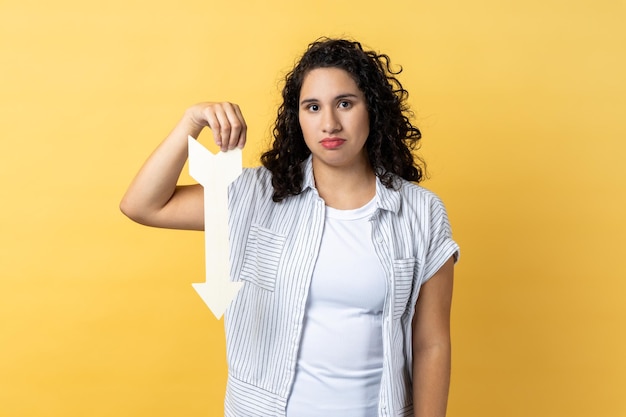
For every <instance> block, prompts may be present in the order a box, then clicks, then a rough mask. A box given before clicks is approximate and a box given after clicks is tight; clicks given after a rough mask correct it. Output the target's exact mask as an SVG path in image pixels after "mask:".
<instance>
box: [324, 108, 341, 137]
mask: <svg viewBox="0 0 626 417" xmlns="http://www.w3.org/2000/svg"><path fill="white" fill-rule="evenodd" d="M322 130H323V131H324V132H326V133H333V132H337V131H339V130H341V123H340V121H339V118H338V117H337V114H336V113H335V111H334V109H332V110H330V109H328V110H326V111H324V112H323V114H322Z"/></svg>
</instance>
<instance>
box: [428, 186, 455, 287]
mask: <svg viewBox="0 0 626 417" xmlns="http://www.w3.org/2000/svg"><path fill="white" fill-rule="evenodd" d="M429 215H430V238H429V240H428V250H427V251H426V257H425V258H426V259H425V264H424V280H423V282H426V281H428V280H429V279H430V278H431V277H432V276H433V275H435V274H436V273H437V271H439V268H441V267H442V266H443V264H444V263H445V262H446V261H447V260H448V259H449V258H450V257H451V256H454V262H455V263H456V262H457V261H458V259H459V255H460V251H459V245H457V243H456V242H455V241H454V240H453V239H452V230H451V228H450V221H449V220H448V213H447V212H446V208H445V206H444V204H443V202H442V201H441V199H439V197H437V196H435V195H433V198H432V200H431V203H430V212H429Z"/></svg>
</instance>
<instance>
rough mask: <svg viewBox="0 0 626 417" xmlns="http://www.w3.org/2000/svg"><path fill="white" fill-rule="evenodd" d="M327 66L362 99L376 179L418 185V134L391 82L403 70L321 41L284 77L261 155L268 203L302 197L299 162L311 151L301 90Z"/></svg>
mask: <svg viewBox="0 0 626 417" xmlns="http://www.w3.org/2000/svg"><path fill="white" fill-rule="evenodd" d="M329 67H330V68H340V69H343V70H345V71H347V72H348V73H349V74H350V75H351V76H352V78H353V79H354V81H355V82H356V84H357V86H358V88H359V89H360V90H361V91H362V92H363V94H364V96H365V98H366V101H367V109H368V113H369V120H370V133H369V136H368V138H367V141H366V143H365V147H366V150H367V155H368V158H369V162H370V164H371V165H372V169H373V171H374V173H375V174H376V176H377V177H378V178H380V180H381V182H382V183H383V184H384V185H385V186H386V187H388V188H393V187H394V185H395V181H394V179H395V176H399V177H401V178H404V179H406V180H408V181H414V182H419V181H421V180H422V178H423V175H424V168H423V166H424V161H423V160H422V159H421V158H419V157H417V156H414V155H413V153H412V151H413V150H414V149H417V148H418V142H419V140H420V138H421V136H422V135H421V133H420V131H419V129H418V128H417V127H415V126H413V124H411V121H410V116H412V113H411V112H410V110H409V107H408V105H407V103H406V101H407V98H408V95H409V93H408V92H407V91H406V90H405V89H404V88H403V87H402V84H400V81H398V79H397V78H396V77H395V76H396V75H398V74H399V73H400V72H402V68H400V69H399V70H398V71H395V72H394V71H393V70H392V69H391V61H390V59H389V56H387V55H385V54H378V53H376V52H374V51H367V50H364V49H363V47H362V46H361V44H360V43H359V42H355V41H350V40H345V39H329V38H321V39H318V40H317V41H315V42H313V43H312V44H310V45H309V47H308V49H307V50H306V52H305V53H304V55H302V57H301V58H300V60H299V62H298V63H297V64H296V66H295V67H294V68H293V69H292V70H291V72H289V73H288V74H287V76H286V79H285V86H284V88H283V91H282V97H283V103H282V104H281V105H280V107H279V108H278V115H277V117H276V122H275V124H274V127H273V130H272V133H273V135H274V141H273V144H272V147H271V149H270V150H268V151H267V152H265V153H263V155H261V162H262V164H263V165H264V166H265V167H266V168H267V169H269V170H270V171H271V173H272V186H273V188H274V194H273V197H272V198H273V200H274V201H275V202H279V201H282V200H283V199H285V198H286V197H288V196H290V195H297V194H300V193H301V192H302V180H303V172H302V168H301V163H302V162H303V161H304V160H306V159H307V158H308V156H309V155H310V153H311V151H310V150H309V148H308V147H307V146H306V144H305V142H304V137H303V135H302V129H301V128H300V122H299V119H298V110H299V100H300V89H301V87H302V83H303V81H304V78H305V76H306V75H307V74H308V73H309V71H311V70H313V69H316V68H329Z"/></svg>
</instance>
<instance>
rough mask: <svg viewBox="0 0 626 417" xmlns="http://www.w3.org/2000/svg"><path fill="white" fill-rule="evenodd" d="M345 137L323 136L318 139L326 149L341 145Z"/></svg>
mask: <svg viewBox="0 0 626 417" xmlns="http://www.w3.org/2000/svg"><path fill="white" fill-rule="evenodd" d="M345 141H346V140H345V139H342V138H324V139H322V140H321V141H320V143H321V144H322V146H323V147H324V148H326V149H336V148H338V147H340V146H341V145H343V143H344V142H345Z"/></svg>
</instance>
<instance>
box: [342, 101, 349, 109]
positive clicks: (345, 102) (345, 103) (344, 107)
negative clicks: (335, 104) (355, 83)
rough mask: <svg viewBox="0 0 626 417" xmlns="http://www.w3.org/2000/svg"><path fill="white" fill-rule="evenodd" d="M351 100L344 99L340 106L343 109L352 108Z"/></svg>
mask: <svg viewBox="0 0 626 417" xmlns="http://www.w3.org/2000/svg"><path fill="white" fill-rule="evenodd" d="M350 104H351V103H350V102H349V101H342V102H340V103H339V107H341V108H342V109H347V108H350Z"/></svg>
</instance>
